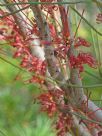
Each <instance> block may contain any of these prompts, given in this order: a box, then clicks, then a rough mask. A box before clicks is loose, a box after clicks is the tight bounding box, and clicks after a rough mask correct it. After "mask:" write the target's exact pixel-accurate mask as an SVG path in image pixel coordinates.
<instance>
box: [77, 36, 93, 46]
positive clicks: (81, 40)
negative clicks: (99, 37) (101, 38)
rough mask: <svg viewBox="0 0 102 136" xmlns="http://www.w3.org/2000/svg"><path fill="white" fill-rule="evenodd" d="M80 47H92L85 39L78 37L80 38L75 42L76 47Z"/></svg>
mask: <svg viewBox="0 0 102 136" xmlns="http://www.w3.org/2000/svg"><path fill="white" fill-rule="evenodd" d="M79 46H85V47H90V46H91V44H90V43H89V42H88V41H86V40H85V39H84V38H82V37H78V38H77V39H76V40H75V47H79Z"/></svg>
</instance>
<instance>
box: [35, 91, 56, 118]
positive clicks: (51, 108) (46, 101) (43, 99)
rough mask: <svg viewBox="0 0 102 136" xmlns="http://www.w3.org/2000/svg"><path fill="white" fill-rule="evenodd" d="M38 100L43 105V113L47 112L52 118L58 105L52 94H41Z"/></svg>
mask: <svg viewBox="0 0 102 136" xmlns="http://www.w3.org/2000/svg"><path fill="white" fill-rule="evenodd" d="M38 99H39V101H40V103H41V109H42V111H45V112H47V113H48V115H49V116H52V115H53V114H54V113H55V112H56V110H57V109H56V103H55V102H54V100H53V97H52V95H51V94H50V93H44V94H41V95H40V96H39V97H38Z"/></svg>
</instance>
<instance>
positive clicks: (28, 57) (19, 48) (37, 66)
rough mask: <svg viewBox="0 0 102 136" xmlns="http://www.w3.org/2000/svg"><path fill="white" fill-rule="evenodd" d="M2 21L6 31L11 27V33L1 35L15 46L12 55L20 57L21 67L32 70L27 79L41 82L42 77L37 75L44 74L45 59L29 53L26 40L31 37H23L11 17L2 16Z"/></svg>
mask: <svg viewBox="0 0 102 136" xmlns="http://www.w3.org/2000/svg"><path fill="white" fill-rule="evenodd" d="M3 23H4V24H5V25H6V26H7V28H6V31H9V30H8V29H11V33H10V34H9V35H3V37H4V40H6V41H8V42H9V43H10V45H11V46H13V47H15V48H16V52H15V53H14V55H13V57H14V58H18V57H20V58H21V66H22V67H23V68H26V69H27V70H28V71H29V72H33V73H34V74H35V75H34V76H33V77H32V78H31V79H29V82H34V81H35V82H38V83H43V81H44V78H40V77H39V76H44V75H45V72H46V63H45V61H42V60H40V59H39V58H37V57H35V56H33V55H32V54H31V52H30V48H29V46H28V45H27V43H28V40H31V39H27V40H24V39H23V37H22V35H21V33H20V31H19V28H18V27H17V25H16V24H15V22H14V20H13V19H12V18H9V17H7V18H4V19H3ZM8 26H9V27H8ZM2 31H5V29H3V30H2ZM2 33H4V32H2Z"/></svg>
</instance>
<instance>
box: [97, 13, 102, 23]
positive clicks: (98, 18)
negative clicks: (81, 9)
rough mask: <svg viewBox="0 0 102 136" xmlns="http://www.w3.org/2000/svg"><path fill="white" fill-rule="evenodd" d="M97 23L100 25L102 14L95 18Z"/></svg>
mask: <svg viewBox="0 0 102 136" xmlns="http://www.w3.org/2000/svg"><path fill="white" fill-rule="evenodd" d="M96 21H97V23H98V24H99V23H102V13H99V14H98V15H97V18H96Z"/></svg>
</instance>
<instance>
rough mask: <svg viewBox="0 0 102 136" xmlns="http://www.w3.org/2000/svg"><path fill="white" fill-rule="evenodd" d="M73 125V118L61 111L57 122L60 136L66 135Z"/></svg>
mask: <svg viewBox="0 0 102 136" xmlns="http://www.w3.org/2000/svg"><path fill="white" fill-rule="evenodd" d="M71 126H72V118H71V117H70V116H69V115H68V114H63V113H61V114H60V115H59V117H58V120H57V122H56V129H57V130H58V133H57V135H58V136H65V135H66V133H67V132H68V130H69V129H70V127H71Z"/></svg>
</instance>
